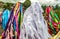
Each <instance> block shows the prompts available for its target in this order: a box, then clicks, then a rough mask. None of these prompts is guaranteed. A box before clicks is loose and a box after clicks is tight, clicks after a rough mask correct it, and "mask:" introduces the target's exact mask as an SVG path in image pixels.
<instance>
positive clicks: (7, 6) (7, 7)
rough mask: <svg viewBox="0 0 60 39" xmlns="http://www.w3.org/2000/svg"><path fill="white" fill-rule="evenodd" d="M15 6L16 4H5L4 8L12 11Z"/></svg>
mask: <svg viewBox="0 0 60 39" xmlns="http://www.w3.org/2000/svg"><path fill="white" fill-rule="evenodd" d="M13 5H14V4H12V3H5V4H4V6H3V8H5V9H9V10H11V7H12V6H13Z"/></svg>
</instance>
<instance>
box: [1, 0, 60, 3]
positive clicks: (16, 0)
mask: <svg viewBox="0 0 60 39" xmlns="http://www.w3.org/2000/svg"><path fill="white" fill-rule="evenodd" d="M0 1H3V2H11V3H16V2H18V1H20V2H24V1H25V0H0ZM35 1H40V2H53V1H55V0H31V2H35ZM57 1H60V0H57Z"/></svg>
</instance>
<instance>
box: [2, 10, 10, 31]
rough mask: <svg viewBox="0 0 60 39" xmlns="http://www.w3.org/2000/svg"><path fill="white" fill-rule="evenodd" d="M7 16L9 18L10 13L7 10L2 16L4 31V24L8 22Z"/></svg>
mask: <svg viewBox="0 0 60 39" xmlns="http://www.w3.org/2000/svg"><path fill="white" fill-rule="evenodd" d="M9 16H10V11H9V10H8V9H6V10H5V11H4V12H3V14H2V28H3V29H4V30H5V28H6V24H7V22H8V19H9Z"/></svg>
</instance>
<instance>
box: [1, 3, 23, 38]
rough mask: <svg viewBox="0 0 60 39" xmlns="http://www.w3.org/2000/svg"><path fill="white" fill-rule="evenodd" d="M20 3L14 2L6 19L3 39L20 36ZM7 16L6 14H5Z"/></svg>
mask: <svg viewBox="0 0 60 39" xmlns="http://www.w3.org/2000/svg"><path fill="white" fill-rule="evenodd" d="M22 13H23V11H22V4H20V2H18V3H16V5H15V7H14V8H13V9H12V11H11V14H10V17H9V20H8V21H7V24H6V27H5V31H4V35H2V38H3V39H5V38H6V39H14V38H16V39H19V36H20V25H21V14H22ZM7 17H8V16H7ZM4 37H5V38H4Z"/></svg>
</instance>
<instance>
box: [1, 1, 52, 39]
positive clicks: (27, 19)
mask: <svg viewBox="0 0 60 39" xmlns="http://www.w3.org/2000/svg"><path fill="white" fill-rule="evenodd" d="M43 12H44V11H43V9H42V7H41V5H40V3H38V2H35V3H31V6H30V7H28V8H27V9H26V10H25V12H24V13H23V6H22V4H21V3H19V2H18V3H16V5H15V6H14V7H13V9H12V10H11V11H9V10H8V9H7V10H5V11H4V12H3V14H2V28H3V29H4V31H3V33H2V38H1V39H48V38H50V37H51V36H50V34H49V33H48V28H47V23H46V21H45V19H44V17H43Z"/></svg>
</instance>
